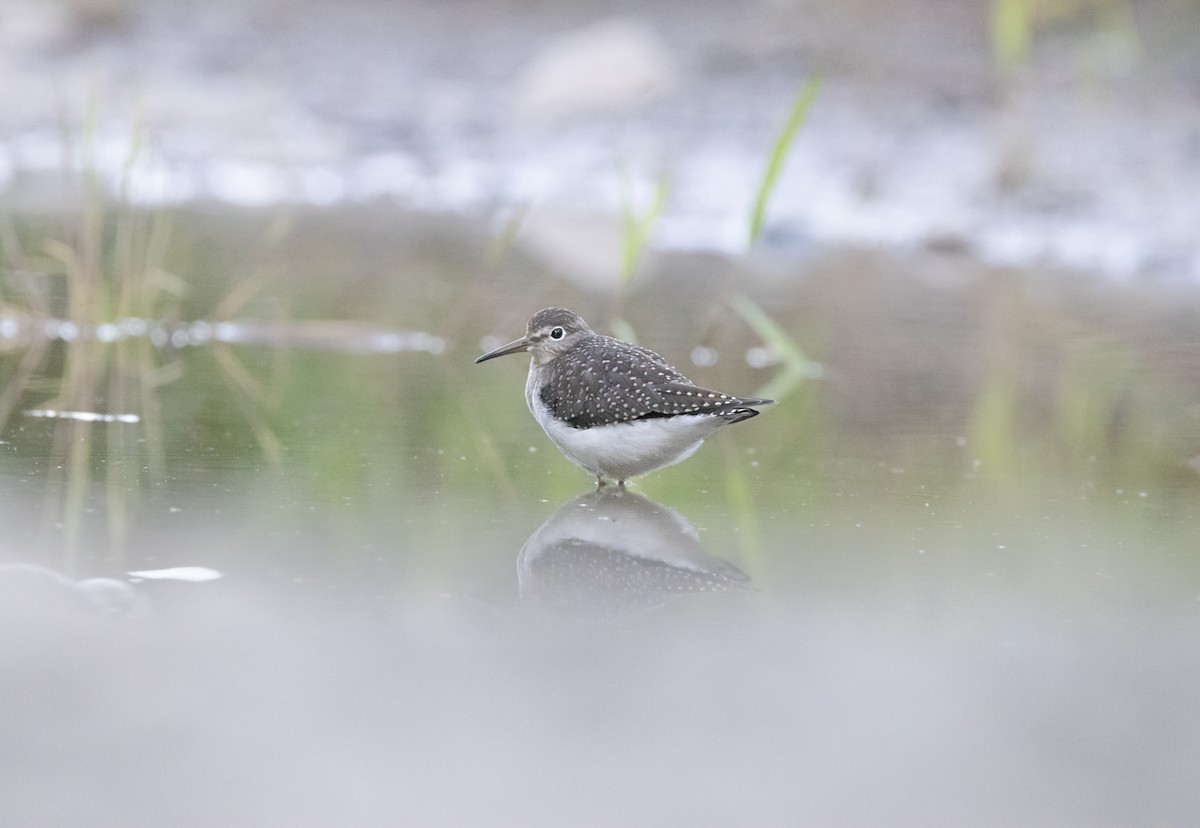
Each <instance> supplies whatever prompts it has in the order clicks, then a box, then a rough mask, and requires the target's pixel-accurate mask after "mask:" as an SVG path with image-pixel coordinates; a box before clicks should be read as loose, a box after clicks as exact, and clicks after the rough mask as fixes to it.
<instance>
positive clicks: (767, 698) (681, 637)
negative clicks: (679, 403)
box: [0, 212, 1200, 826]
mask: <svg viewBox="0 0 1200 828" xmlns="http://www.w3.org/2000/svg"><path fill="white" fill-rule="evenodd" d="M275 220H276V219H275V218H274V217H272V216H269V215H255V214H249V215H247V216H238V217H235V219H234V220H232V221H229V220H228V219H219V218H216V217H214V216H211V215H209V216H205V215H195V216H191V217H188V218H187V219H186V220H185V221H183V222H181V224H180V226H179V228H177V230H176V235H175V240H176V241H175V243H176V244H177V246H178V247H179V252H176V253H172V254H169V255H167V256H166V257H165V258H164V262H165V263H166V264H167V265H168V266H169V267H170V268H171V269H173V270H174V271H175V272H177V273H180V274H181V275H182V276H185V277H188V279H189V282H190V283H192V284H195V285H198V287H196V288H194V290H193V291H192V292H191V293H188V294H186V295H185V297H184V298H183V299H181V300H180V301H179V302H178V303H177V304H176V305H173V306H172V307H173V312H172V314H171V315H164V316H163V317H161V319H155V318H153V317H146V319H147V320H148V321H147V324H146V325H145V326H138V325H136V324H135V325H134V326H133V329H132V330H128V331H126V333H127V334H128V335H119V334H116V333H113V332H112V331H109V330H108V329H105V330H106V331H107V333H106V334H105V335H103V336H97V335H96V330H95V329H88V328H87V326H86V325H85V326H81V327H80V328H79V330H78V331H75V332H73V333H72V334H71V335H70V336H68V337H63V336H62V329H61V327H59V328H54V329H53V330H52V331H51V333H52V334H54V336H50V337H48V336H47V335H46V333H47V329H46V328H45V326H44V324H43V326H42V327H41V328H39V329H38V330H40V331H41V333H40V334H36V335H30V336H24V337H22V336H17V335H15V334H14V335H12V336H8V337H7V338H6V339H3V340H0V371H2V372H3V373H2V374H0V376H2V378H3V382H4V388H3V394H4V396H3V399H2V400H0V403H2V404H3V408H0V413H2V415H3V419H2V421H0V527H3V530H2V532H0V562H2V565H3V568H0V614H2V616H3V617H2V623H0V661H2V663H3V664H4V668H3V670H2V671H0V699H2V700H3V703H2V705H0V718H2V722H0V725H2V727H0V729H2V731H3V733H4V738H3V740H0V769H2V773H0V803H2V804H0V817H2V818H0V822H3V823H4V824H6V825H33V824H37V825H68V824H70V825H77V824H88V825H114V826H117V825H121V826H128V825H168V824H169V825H288V826H295V825H334V824H343V825H351V824H353V825H360V824H361V825H385V824H386V825H429V824H444V825H488V826H494V825H543V824H544V825H619V824H642V825H792V824H813V823H816V824H843V825H844V824H869V825H963V824H971V825H979V824H982V825H1011V824H1044V825H1081V826H1082V825H1089V826H1090V825H1097V824H1162V825H1183V824H1189V823H1192V822H1194V820H1195V817H1196V815H1197V813H1200V793H1197V791H1198V790H1200V788H1198V787H1197V785H1196V784H1195V768H1196V767H1200V748H1198V745H1200V741H1198V737H1200V714H1197V712H1196V709H1197V708H1196V703H1195V702H1196V698H1197V691H1198V690H1200V556H1198V555H1197V551H1196V550H1197V549H1200V475H1198V474H1197V462H1198V460H1197V458H1200V383H1197V381H1196V380H1197V375H1196V365H1197V364H1198V363H1197V357H1198V355H1200V334H1198V330H1200V329H1198V328H1197V326H1196V325H1195V323H1194V320H1195V319H1196V316H1195V313H1196V310H1197V308H1198V307H1200V303H1198V301H1197V297H1196V296H1195V295H1176V296H1173V297H1168V299H1166V300H1164V298H1163V297H1162V296H1161V295H1143V294H1141V293H1138V292H1137V291H1136V290H1135V289H1133V288H1129V287H1123V288H1119V289H1118V288H1111V289H1109V288H1106V287H1103V286H1100V287H1098V286H1096V285H1095V284H1094V283H1090V282H1089V283H1086V284H1072V283H1070V282H1069V281H1063V280H1061V279H1058V278H1052V277H1050V276H1048V275H1046V274H1038V273H1015V272H994V271H990V270H987V269H984V268H981V267H980V266H978V265H976V264H974V263H972V262H970V261H968V260H965V259H964V260H959V259H955V258H953V257H945V256H942V257H933V258H931V259H927V260H921V261H907V260H874V259H871V258H870V257H867V256H864V255H863V254H859V253H854V252H848V253H829V254H827V255H822V256H821V257H819V258H813V259H811V260H809V261H805V262H800V263H791V264H789V265H787V266H786V272H781V270H780V268H781V265H780V264H779V263H778V262H772V263H763V262H755V261H753V260H742V261H726V260H723V259H715V258H708V257H700V258H698V257H689V256H686V255H681V256H679V257H669V258H667V259H665V260H664V261H662V262H660V263H659V264H658V265H657V266H656V267H655V269H654V271H653V272H651V273H647V274H644V276H639V280H638V281H635V282H634V284H633V285H632V286H628V287H626V288H625V289H624V290H625V292H624V293H622V291H621V289H614V290H613V291H611V292H607V293H604V294H597V293H594V292H593V293H589V292H585V291H583V290H582V289H581V288H578V287H572V286H570V285H568V284H565V283H563V282H561V281H559V280H558V279H557V278H556V276H555V274H553V273H548V272H545V271H544V270H540V269H539V268H538V267H537V265H536V263H535V262H531V261H530V260H528V259H524V258H522V255H521V252H520V250H519V249H515V250H513V251H511V252H510V253H509V254H508V255H507V256H506V257H505V258H504V259H503V260H502V261H500V262H498V263H496V262H493V263H492V264H489V265H486V266H485V265H481V264H480V262H483V261H486V260H487V256H486V251H487V246H488V241H487V239H486V237H485V234H482V233H479V232H477V231H474V230H472V229H471V228H468V227H464V226H461V225H460V224H458V223H456V222H455V221H454V220H453V219H446V220H445V221H444V222H435V221H432V220H429V219H425V220H423V221H424V223H422V220H414V219H412V217H405V216H402V215H397V214H392V213H382V214H380V213H376V214H372V215H369V216H364V215H362V214H359V215H346V214H345V213H341V212H335V213H330V214H319V213H317V214H310V215H306V216H301V217H299V218H298V219H296V220H295V221H296V223H295V225H294V227H293V229H292V230H291V232H288V233H275V232H274V231H273V230H272V229H271V228H272V227H273V226H274V225H273V222H275ZM264 240H266V241H264ZM233 251H240V252H242V253H245V251H250V253H246V259H244V260H240V259H238V258H237V254H236V253H235V252H233ZM172 257H175V258H172ZM214 274H216V275H214ZM263 274H265V275H263ZM18 275H19V274H16V273H15V271H10V273H9V277H10V280H9V283H8V284H7V286H6V293H5V294H4V300H5V302H6V304H4V305H2V306H0V310H2V311H3V312H4V314H6V316H5V317H4V318H5V319H10V320H14V321H13V322H12V324H11V325H10V326H9V331H10V333H12V332H14V331H15V330H16V328H14V327H13V326H14V325H17V324H18V321H19V322H20V324H22V325H24V324H26V322H28V319H29V317H28V315H21V314H18V312H17V311H18V310H19V309H21V310H22V313H24V312H25V310H28V309H29V308H30V307H34V306H36V305H37V303H36V302H32V301H28V297H27V296H25V294H23V293H21V290H22V289H21V288H20V286H19V284H17V283H18V282H19V281H20V280H19V279H18V278H17V276H18ZM199 277H203V278H199ZM247 284H252V285H255V289H254V290H253V291H251V290H248V289H246V288H244V287H239V286H245V285H247ZM14 285H15V286H14ZM239 290H241V291H242V294H243V295H240V296H239V295H238V294H239ZM735 293H736V294H738V295H740V294H742V293H745V294H747V295H750V296H752V297H753V298H754V299H755V300H756V301H757V302H759V303H760V304H761V306H762V307H763V308H766V309H767V310H768V311H769V313H770V314H771V315H772V318H773V319H774V320H775V321H776V322H777V323H778V325H779V327H780V328H781V329H782V330H783V331H785V332H786V333H787V334H788V336H790V337H792V338H793V339H794V344H795V345H796V347H797V348H799V349H802V350H803V352H804V354H805V355H806V358H808V359H810V360H811V361H812V362H813V364H814V365H819V370H813V371H811V372H810V373H809V375H808V376H807V377H806V378H805V379H804V380H803V381H798V382H794V383H791V384H789V385H787V386H786V387H785V393H784V394H783V395H782V396H781V397H780V399H779V402H778V404H777V405H775V406H772V407H770V408H768V409H766V410H765V411H764V412H763V416H761V417H757V418H755V419H754V420H751V421H749V422H746V423H744V424H740V425H738V426H736V427H735V428H730V429H726V430H724V431H723V432H722V433H720V434H719V435H717V436H715V437H713V438H710V439H709V441H708V442H707V443H706V445H705V446H704V447H703V448H702V449H701V450H700V451H699V452H698V453H697V454H696V455H695V456H694V457H692V458H691V459H689V460H687V461H686V462H685V463H683V464H681V465H679V466H677V467H673V468H670V469H666V470H663V471H661V472H659V473H657V474H655V475H652V476H650V477H648V478H645V479H643V480H639V481H635V482H634V484H632V485H631V486H630V488H629V490H628V491H625V492H620V491H613V490H611V489H610V490H606V491H604V492H599V493H598V492H595V491H594V484H593V483H592V481H591V479H590V477H589V475H587V474H586V473H585V472H582V471H580V470H579V469H577V468H575V467H574V466H572V465H571V464H570V463H568V462H567V461H566V460H564V459H563V458H562V457H561V456H559V454H558V453H557V452H556V451H555V450H554V448H553V446H552V445H551V444H550V443H549V441H548V440H547V439H546V438H545V437H544V435H542V433H541V432H540V430H539V429H538V428H537V426H536V424H535V423H534V422H533V419H532V417H530V416H529V413H528V411H526V410H525V406H524V401H523V397H522V394H523V384H524V374H525V365H524V364H523V360H520V359H518V358H513V359H512V360H511V361H508V360H504V361H499V362H496V363H489V364H487V365H482V366H475V365H473V364H472V363H471V360H472V359H473V358H474V357H475V356H476V355H477V354H478V353H480V352H481V348H482V347H483V345H484V344H485V343H486V342H488V341H496V340H508V339H512V338H514V337H515V336H517V335H519V334H520V333H521V329H522V326H523V324H524V320H525V319H526V318H527V317H528V315H529V313H530V312H531V311H532V310H534V309H536V308H538V307H541V306H544V305H549V304H564V305H567V306H569V307H572V308H573V309H575V310H578V311H579V312H581V313H583V314H584V315H586V316H587V317H588V318H589V319H590V320H595V323H594V324H595V327H597V328H598V329H600V328H605V329H607V330H622V331H625V332H628V331H630V330H632V331H633V332H635V333H636V335H637V336H638V338H639V341H640V342H641V343H642V344H645V345H648V346H649V347H652V348H654V349H656V350H659V351H660V352H662V353H663V354H664V355H665V356H666V357H667V358H668V359H670V360H671V361H673V362H675V363H676V364H678V365H679V366H680V367H681V368H683V370H684V371H685V373H688V374H689V376H691V378H692V379H694V380H696V381H697V382H700V383H702V384H706V385H712V386H715V387H719V388H722V389H724V390H728V391H731V392H734V393H742V394H752V393H756V392H759V391H761V390H762V389H763V388H764V387H769V386H770V385H771V383H772V382H774V381H776V380H778V378H779V373H780V371H781V370H782V368H781V367H780V364H776V363H774V362H773V360H772V359H770V358H768V359H763V358H762V355H763V353H764V347H765V343H764V341H763V340H762V339H761V338H759V337H758V335H757V334H756V333H755V331H754V330H752V329H751V328H750V326H749V325H748V324H747V323H746V321H745V320H744V319H743V318H741V317H739V315H738V314H737V313H736V312H734V310H733V308H734V307H735V306H736V300H735V299H733V298H732V297H733V296H734V295H735ZM231 295H233V296H237V297H238V298H237V300H236V301H233V300H230V298H229V297H230V296H231ZM60 298H61V297H60V296H58V295H57V294H56V293H55V291H54V290H50V291H48V292H47V296H46V303H47V305H48V306H49V307H50V308H53V306H54V304H55V302H57V301H59V299H60ZM35 309H36V308H35ZM128 318H135V317H128ZM136 318H142V317H136ZM605 319H607V320H609V322H608V324H607V325H606V324H605V323H604V322H602V321H601V320H605ZM194 320H202V325H201V327H199V328H197V327H196V326H195V325H194V324H193V321H194ZM43 321H44V320H43ZM113 324H115V325H118V326H119V325H120V320H119V319H115V318H114V320H113ZM160 324H161V326H162V330H163V331H165V332H166V333H165V340H164V339H163V337H161V336H160V337H159V338H158V339H157V340H156V339H155V338H154V336H153V335H152V334H153V331H154V330H155V329H156V325H160ZM222 324H224V325H225V326H226V327H224V328H221V327H220V325H222ZM610 326H611V327H610ZM177 331H184V332H185V334H184V335H181V336H179V337H173V336H172V333H173V332H177ZM197 331H200V332H201V334H197V333H196V332H197ZM222 332H223V333H222ZM697 348H699V349H700V350H697ZM768 350H769V349H768ZM752 366H753V367H752ZM776 387H777V388H778V387H779V386H778V384H777V385H776ZM47 412H54V413H56V414H57V415H58V416H46V414H47ZM71 412H76V413H77V414H75V415H73V414H71Z"/></svg>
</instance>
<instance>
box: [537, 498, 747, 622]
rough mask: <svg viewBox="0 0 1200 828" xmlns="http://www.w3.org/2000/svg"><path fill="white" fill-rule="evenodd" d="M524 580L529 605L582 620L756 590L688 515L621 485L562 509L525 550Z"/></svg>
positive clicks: (555, 513) (578, 500)
mask: <svg viewBox="0 0 1200 828" xmlns="http://www.w3.org/2000/svg"><path fill="white" fill-rule="evenodd" d="M517 579H518V583H519V587H520V594H521V600H522V602H523V603H525V604H526V605H527V606H531V607H536V608H538V609H544V610H550V611H554V612H561V613H564V614H575V615H606V614H613V615H620V614H624V613H627V612H630V611H636V610H643V609H652V608H655V607H660V606H663V605H665V604H666V603H668V602H669V601H670V600H671V599H672V598H673V597H676V596H681V595H687V594H693V593H716V592H725V591H728V590H732V589H742V590H745V589H747V588H749V587H750V579H749V577H748V576H747V575H746V573H744V572H742V570H740V569H738V568H737V567H736V566H734V565H733V564H731V563H729V562H727V561H723V560H721V559H719V558H715V557H713V556H712V555H710V554H708V553H707V552H705V551H704V550H703V549H702V548H701V546H700V538H699V535H698V534H697V532H696V529H695V527H694V526H692V524H691V523H689V522H688V521H687V520H686V519H685V518H684V517H683V516H682V515H680V514H679V513H678V512H676V511H675V510H674V509H671V508H669V507H667V506H664V505H663V504H661V503H656V502H655V501H653V500H651V499H650V498H648V497H646V496H645V495H641V494H638V493H636V492H630V491H627V490H625V489H621V488H604V489H597V490H596V491H593V492H589V493H588V494H585V495H582V496H580V497H577V498H575V499H574V500H571V501H568V502H567V503H565V504H563V505H562V506H561V507H559V509H558V510H557V511H556V512H554V514H552V515H551V516H550V518H549V519H548V520H547V521H546V522H545V523H543V524H542V525H541V526H540V527H538V530H537V531H536V532H534V533H533V535H531V536H530V538H529V540H527V541H526V542H525V545H524V546H523V547H522V548H521V554H520V555H519V556H518V558H517Z"/></svg>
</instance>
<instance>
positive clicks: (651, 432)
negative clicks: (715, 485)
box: [525, 372, 725, 480]
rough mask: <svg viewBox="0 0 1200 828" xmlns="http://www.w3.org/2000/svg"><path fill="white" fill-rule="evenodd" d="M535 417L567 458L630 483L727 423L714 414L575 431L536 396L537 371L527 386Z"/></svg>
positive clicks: (676, 458)
mask: <svg viewBox="0 0 1200 828" xmlns="http://www.w3.org/2000/svg"><path fill="white" fill-rule="evenodd" d="M525 402H526V403H528V405H529V410H530V411H531V412H532V413H533V418H534V419H535V420H537V421H538V425H540V426H541V427H542V430H543V431H545V432H546V436H548V437H549V438H550V439H551V440H552V441H553V442H554V445H556V446H558V450H559V451H561V452H562V453H563V454H564V455H565V456H566V458H567V459H568V460H570V461H571V462H572V463H574V464H575V465H577V466H581V467H583V468H585V469H587V470H588V471H590V472H591V473H592V474H595V475H599V476H602V477H607V478H611V479H613V480H626V479H628V478H630V477H636V476H638V475H641V474H646V473H647V472H651V471H654V470H655V469H659V468H662V467H663V466H669V465H671V464H672V463H678V462H679V461H680V460H685V459H687V458H688V457H689V456H691V454H692V452H694V451H695V450H696V449H698V448H700V444H701V443H702V442H704V438H705V437H707V436H708V435H710V434H712V433H713V432H714V431H716V430H717V429H718V428H720V427H721V426H723V425H724V424H725V420H723V419H722V418H721V417H718V416H715V415H712V414H684V415H678V416H674V417H652V418H649V419H644V420H633V421H630V422H627V423H614V424H613V425H604V426H593V427H591V428H573V427H571V426H569V425H567V424H565V423H563V422H560V421H559V420H555V419H554V418H553V417H552V416H551V415H550V410H549V409H548V408H547V407H546V406H545V405H544V404H543V403H542V401H541V399H540V398H539V397H538V395H537V393H535V386H534V381H533V372H530V377H529V380H528V381H527V382H526V384H525Z"/></svg>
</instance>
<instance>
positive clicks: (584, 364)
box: [541, 336, 769, 428]
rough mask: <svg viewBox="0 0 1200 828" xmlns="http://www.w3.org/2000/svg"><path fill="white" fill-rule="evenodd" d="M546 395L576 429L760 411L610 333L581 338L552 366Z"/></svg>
mask: <svg viewBox="0 0 1200 828" xmlns="http://www.w3.org/2000/svg"><path fill="white" fill-rule="evenodd" d="M548 368H549V372H548V375H547V382H546V385H545V387H543V388H542V391H541V400H542V402H543V403H544V404H545V405H546V407H547V408H548V409H550V411H551V413H552V414H553V415H554V417H555V418H556V419H559V420H562V421H563V422H565V423H567V424H568V425H571V426H574V427H575V428H591V427H593V426H599V425H609V424H612V423H620V422H628V421H630V420H638V419H643V418H647V417H670V416H673V415H677V414H702V413H703V414H722V415H733V414H735V413H736V414H740V416H738V417H736V419H744V418H746V417H752V416H754V414H756V413H757V412H755V411H752V410H751V409H748V408H745V406H748V405H765V404H767V403H768V402H769V400H742V399H739V398H737V397H732V396H730V395H728V394H722V393H721V392H719V391H711V390H709V389H706V388H700V387H698V386H695V385H693V384H692V383H691V382H690V381H689V380H688V378H687V377H685V376H684V375H683V374H681V373H680V372H679V371H678V370H677V369H675V368H674V367H672V366H671V364H670V363H668V362H667V361H666V360H665V359H663V358H662V357H661V356H659V355H658V354H656V353H654V352H653V351H651V350H648V349H646V348H642V347H639V346H637V345H630V344H629V343H627V342H621V341H620V340H617V339H612V338H610V337H606V336H597V337H593V338H591V339H588V340H585V341H584V342H581V343H579V345H577V346H576V347H574V348H572V349H571V350H570V351H568V352H567V353H565V354H563V355H562V356H560V357H558V358H557V359H556V360H554V361H553V362H552V363H551V364H550V365H549V366H548Z"/></svg>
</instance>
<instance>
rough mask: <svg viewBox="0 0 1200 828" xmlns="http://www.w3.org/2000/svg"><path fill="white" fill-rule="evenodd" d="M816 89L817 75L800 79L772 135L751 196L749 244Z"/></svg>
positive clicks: (815, 94)
mask: <svg viewBox="0 0 1200 828" xmlns="http://www.w3.org/2000/svg"><path fill="white" fill-rule="evenodd" d="M820 90H821V78H820V76H819V75H814V76H812V77H810V78H809V79H808V80H806V81H805V82H804V85H803V86H801V87H800V92H799V93H798V94H797V95H796V100H795V102H794V103H793V104H792V111H791V112H790V113H789V114H788V119H787V121H786V122H785V123H784V125H783V129H781V130H780V131H779V135H777V136H776V137H775V143H774V144H773V145H772V147H771V154H770V155H769V156H767V167H766V169H765V170H763V177H762V182H761V183H760V184H759V185H758V192H757V194H756V195H755V197H754V208H753V209H752V210H751V211H750V240H749V244H750V245H751V246H753V244H754V242H755V241H756V240H757V239H758V235H759V233H761V232H762V223H763V215H764V214H765V213H766V210H767V201H769V200H770V198H771V191H772V190H774V189H775V181H776V179H778V178H779V172H780V170H781V169H783V161H784V159H785V158H786V157H787V153H788V149H790V148H791V145H792V140H793V139H794V138H795V137H796V130H798V129H799V128H800V125H801V124H802V123H804V119H805V118H806V117H807V116H808V110H809V107H810V106H812V103H813V101H814V100H816V97H817V93H818V92H819V91H820Z"/></svg>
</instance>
